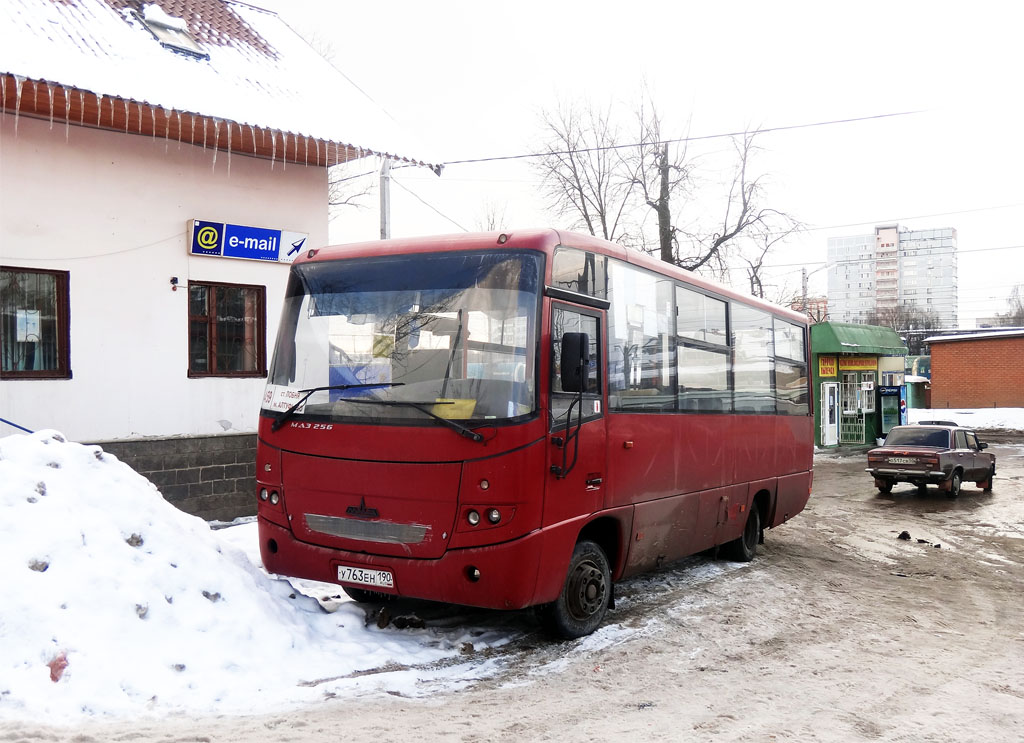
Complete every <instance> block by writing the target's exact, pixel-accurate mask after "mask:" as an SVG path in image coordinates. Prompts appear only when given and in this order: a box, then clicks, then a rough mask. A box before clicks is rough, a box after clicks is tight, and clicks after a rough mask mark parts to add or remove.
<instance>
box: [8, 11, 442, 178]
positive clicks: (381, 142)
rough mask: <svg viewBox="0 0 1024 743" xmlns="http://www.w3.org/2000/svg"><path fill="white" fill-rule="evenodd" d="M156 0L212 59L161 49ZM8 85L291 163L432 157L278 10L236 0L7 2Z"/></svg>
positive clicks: (48, 110)
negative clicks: (152, 7) (150, 24)
mask: <svg viewBox="0 0 1024 743" xmlns="http://www.w3.org/2000/svg"><path fill="white" fill-rule="evenodd" d="M148 4H156V5H158V6H159V8H160V9H162V10H163V12H164V13H165V14H167V15H169V16H173V17H176V18H181V19H183V20H184V21H185V22H186V23H187V24H188V30H189V33H190V35H191V36H192V37H193V39H195V40H196V41H197V42H198V43H199V44H200V45H201V47H202V48H203V51H204V52H205V53H207V54H208V55H209V58H208V59H201V58H197V57H195V56H190V55H187V54H183V53H180V52H175V51H172V50H170V49H167V48H165V47H163V46H161V44H160V43H159V42H158V41H157V40H156V39H155V38H154V36H153V35H152V34H151V33H150V32H149V31H148V30H147V29H146V28H145V26H144V24H143V23H142V21H141V20H140V17H141V16H142V14H143V13H144V8H145V6H146V5H148ZM0 83H2V89H0V99H2V100H0V103H2V105H3V107H4V109H5V110H6V112H7V113H11V112H12V111H13V112H16V113H17V114H23V115H36V116H50V117H51V118H54V119H57V120H60V121H63V120H64V119H67V120H69V121H70V122H71V123H72V124H80V125H87V126H100V127H104V128H112V129H120V130H124V131H128V132H131V133H139V134H151V135H153V136H163V137H167V138H174V139H178V140H184V141H191V142H193V143H196V144H199V143H202V144H204V145H208V146H210V147H213V146H214V145H215V144H216V146H217V147H218V148H220V149H227V148H229V147H230V149H231V150H232V151H235V152H245V153H249V154H256V155H260V156H266V157H272V158H275V159H285V157H286V156H285V154H284V153H286V152H287V159H288V160H289V161H292V162H308V163H316V164H320V165H329V164H333V163H335V162H339V161H344V160H346V159H351V158H353V157H357V156H360V155H364V154H378V155H387V156H389V157H392V158H395V159H402V160H408V161H411V162H417V163H421V164H427V163H428V162H430V161H429V159H428V158H427V157H426V156H425V154H424V153H423V148H422V145H418V144H416V143H415V141H414V140H413V139H412V137H411V136H410V135H409V134H408V133H407V132H403V131H402V130H401V129H400V128H399V127H398V126H397V125H396V124H395V122H394V121H393V120H392V119H391V118H390V117H389V116H388V115H387V114H386V113H385V112H383V111H382V110H381V109H380V108H379V107H378V106H376V104H374V103H373V102H372V101H371V100H370V99H369V98H368V97H367V96H366V95H365V94H364V93H363V92H362V91H361V90H359V88H358V87H357V86H356V85H354V84H353V83H352V82H351V81H350V80H349V79H348V78H347V77H346V76H345V75H344V74H343V73H341V72H340V71H338V70H337V69H335V68H334V67H332V66H331V64H330V63H329V62H328V61H327V60H325V59H324V58H323V57H322V56H321V55H320V54H319V53H317V52H316V51H315V50H314V49H313V48H312V47H311V46H310V45H309V44H308V43H307V42H306V41H305V40H303V39H302V38H301V37H299V36H298V34H296V33H295V32H294V31H292V29H291V28H289V27H288V26H287V24H285V23H284V22H283V21H282V20H281V19H280V18H279V17H278V16H277V15H276V14H275V13H272V12H269V11H266V10H262V9H260V8H257V7H254V6H252V5H249V4H247V3H244V2H238V1H237V0H154V2H153V3H150V2H140V1H138V0H3V2H0Z"/></svg>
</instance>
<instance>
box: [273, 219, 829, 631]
mask: <svg viewBox="0 0 1024 743" xmlns="http://www.w3.org/2000/svg"><path fill="white" fill-rule="evenodd" d="M808 378H809V375H808V334H807V320H806V317H805V316H803V315H800V314H798V313H795V312H791V311H789V310H786V309H783V308H781V307H776V306H773V305H770V304H768V303H766V302H763V301H760V300H757V299H754V298H751V297H745V296H742V295H739V294H737V293H736V292H733V291H731V290H729V289H727V288H725V287H723V286H720V285H717V284H715V283H713V282H710V281H706V280H704V279H701V278H699V277H697V276H695V275H693V274H691V273H689V272H687V271H683V270H681V269H677V268H675V267H672V266H669V265H668V264H665V263H663V262H661V261H657V260H655V259H652V258H650V257H648V256H646V255H643V254H640V253H637V252H634V251H628V250H626V249H624V248H622V247H621V246H618V245H614V244H612V243H608V242H605V241H603V240H599V239H596V238H594V237H590V236H586V235H579V234H573V233H567V232H559V231H554V230H543V231H542V230H538V231H529V232H510V233H507V234H506V233H503V234H498V233H489V234H479V235H457V236H447V237H432V238H417V239H402V240H388V241H378V242H372V243H364V244H358V245H350V246H341V247H328V248H323V249H321V250H310V251H308V252H307V253H305V254H304V255H303V256H302V257H300V258H298V259H297V260H296V261H295V263H294V264H293V266H292V269H291V276H290V279H289V284H288V288H287V297H286V300H285V306H284V310H283V313H282V320H281V326H280V330H279V335H278V339H277V346H276V349H275V353H274V360H273V366H272V370H271V372H270V377H269V380H268V385H267V390H266V394H265V396H264V401H263V407H262V411H261V417H260V424H259V446H258V453H257V481H258V491H259V495H258V497H259V538H260V551H261V554H262V557H263V563H264V565H265V566H266V568H267V570H269V571H271V572H273V573H278V574H282V575H290V576H297V577H303V578H310V579H315V580H320V581H327V582H333V583H338V584H340V585H341V586H342V588H343V589H344V590H345V592H346V593H348V594H349V595H350V596H351V597H352V598H354V599H356V600H357V601H374V600H385V599H387V598H389V597H394V596H407V597H415V598H421V599H431V600H436V601H442V602H448V603H454V604H463V605H469V606H478V607H489V608H498V609H521V608H524V607H528V606H539V607H542V616H543V617H545V619H546V622H547V623H548V625H549V627H550V628H551V629H552V630H553V632H554V633H555V634H557V635H560V636H563V637H578V636H582V635H585V634H588V633H590V632H592V631H593V630H594V629H596V628H597V626H598V625H599V624H600V623H601V621H602V619H603V617H604V615H605V613H606V610H607V609H608V607H609V606H610V605H611V604H612V602H613V582H614V581H617V580H620V579H622V578H625V577H627V576H631V575H634V574H636V573H640V572H642V571H645V570H649V569H651V568H654V567H657V566H660V565H662V564H663V563H667V562H671V561H673V560H677V559H679V558H682V557H685V556H687V555H691V554H694V553H697V552H701V551H704V550H708V549H711V548H719V547H720V548H722V550H724V552H725V553H726V555H727V556H728V557H730V558H733V559H737V560H743V561H746V560H750V559H752V558H753V557H754V554H755V552H756V550H757V545H758V543H759V542H760V541H761V540H762V539H763V533H764V529H765V528H770V527H775V526H778V525H779V524H782V523H783V522H784V521H786V520H787V519H789V518H791V517H792V516H794V515H796V514H797V513H799V512H800V511H801V510H802V509H803V508H804V506H805V505H806V503H807V499H808V497H809V494H810V487H811V462H812V452H813V440H814V435H813V428H812V418H811V411H810V399H811V397H810V395H809V381H808Z"/></svg>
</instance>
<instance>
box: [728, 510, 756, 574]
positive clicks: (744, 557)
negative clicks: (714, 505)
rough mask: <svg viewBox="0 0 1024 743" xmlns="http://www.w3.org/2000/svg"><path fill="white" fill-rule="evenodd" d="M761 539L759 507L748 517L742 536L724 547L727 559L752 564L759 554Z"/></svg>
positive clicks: (751, 511)
mask: <svg viewBox="0 0 1024 743" xmlns="http://www.w3.org/2000/svg"><path fill="white" fill-rule="evenodd" d="M760 538H761V513H760V512H759V511H758V510H757V506H754V507H753V508H751V509H750V513H749V515H748V516H747V523H746V524H744V525H743V534H742V536H740V538H739V539H734V540H732V541H731V542H728V543H727V544H725V545H723V546H722V552H723V554H724V555H725V559H726V560H732V561H733V562H750V561H751V560H753V559H754V555H756V554H757V543H758V541H759V540H760Z"/></svg>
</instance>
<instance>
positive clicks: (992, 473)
mask: <svg viewBox="0 0 1024 743" xmlns="http://www.w3.org/2000/svg"><path fill="white" fill-rule="evenodd" d="M995 479H996V466H995V465H994V464H993V465H992V466H991V467H990V468H989V471H988V479H987V480H985V481H984V482H980V483H978V484H979V485H981V489H982V490H983V491H984V492H986V493H991V492H992V482H993V481H994V480H995Z"/></svg>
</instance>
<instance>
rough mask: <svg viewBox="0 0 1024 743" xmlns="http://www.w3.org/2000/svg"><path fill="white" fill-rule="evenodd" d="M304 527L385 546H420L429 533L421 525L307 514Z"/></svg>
mask: <svg viewBox="0 0 1024 743" xmlns="http://www.w3.org/2000/svg"><path fill="white" fill-rule="evenodd" d="M305 517H306V525H307V526H308V527H309V529H310V531H315V532H318V533H320V534H327V535H329V536H332V537H342V538H343V539H356V540H359V541H361V542H385V543H387V544H420V543H421V542H422V541H423V540H424V538H425V537H426V536H427V532H428V531H430V527H429V526H425V525H423V524H396V523H394V522H393V521H361V520H358V519H346V518H340V517H338V516H322V515H320V514H317V513H307V514H305Z"/></svg>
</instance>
